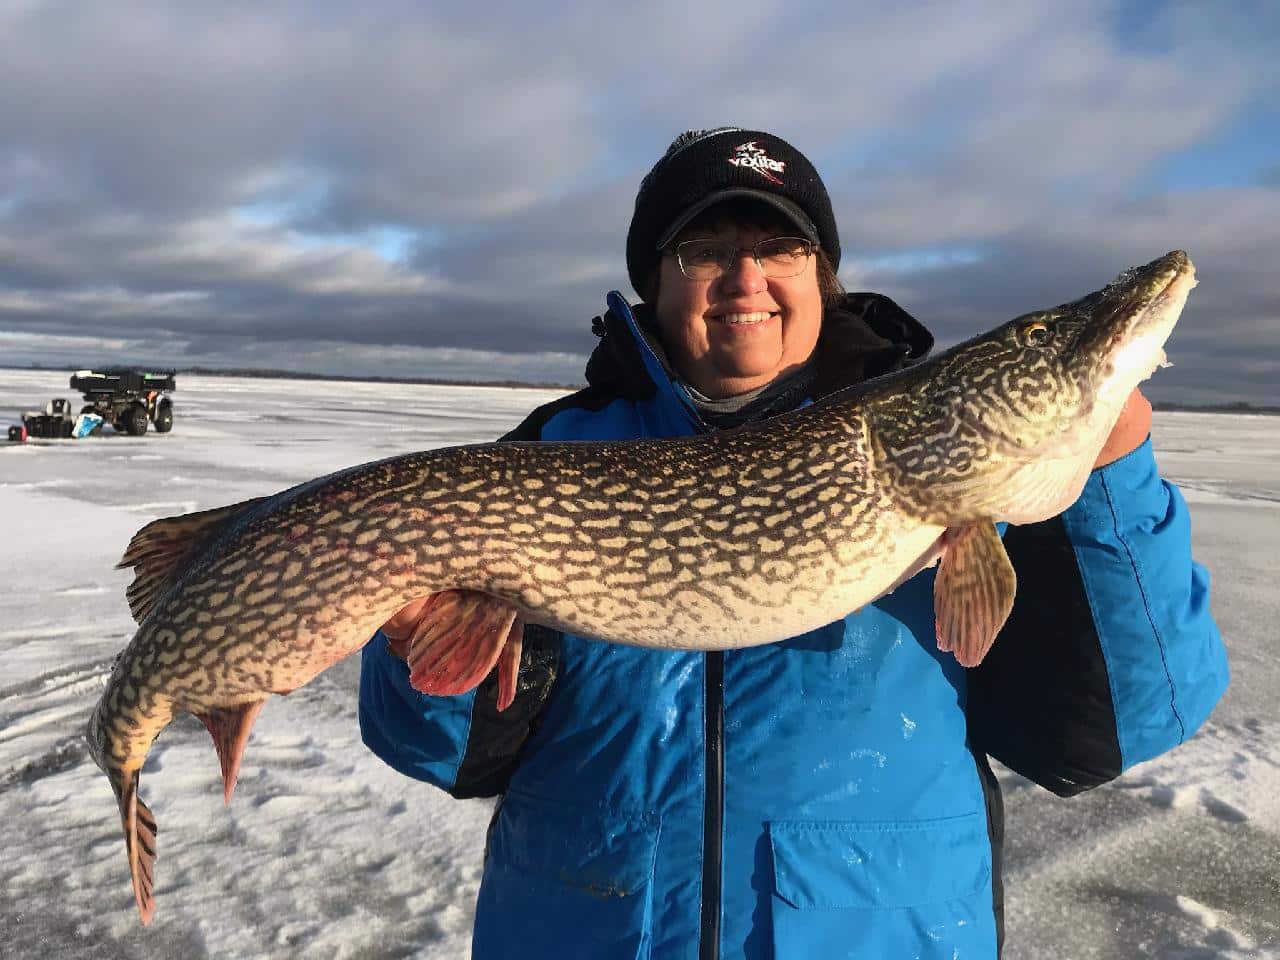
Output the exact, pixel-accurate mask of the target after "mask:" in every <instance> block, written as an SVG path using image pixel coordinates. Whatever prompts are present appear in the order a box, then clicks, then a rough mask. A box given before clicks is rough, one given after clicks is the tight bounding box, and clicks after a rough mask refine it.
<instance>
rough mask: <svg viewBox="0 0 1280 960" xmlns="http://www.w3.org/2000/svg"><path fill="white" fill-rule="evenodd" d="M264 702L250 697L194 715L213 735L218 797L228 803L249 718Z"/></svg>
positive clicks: (255, 713)
mask: <svg viewBox="0 0 1280 960" xmlns="http://www.w3.org/2000/svg"><path fill="white" fill-rule="evenodd" d="M266 702H267V701H266V699H265V698H264V699H262V700H250V701H249V702H248V703H241V704H238V705H237V706H234V707H211V708H210V709H208V710H205V711H204V712H203V713H197V714H196V716H197V717H198V718H199V720H200V722H201V723H203V724H204V726H205V729H206V730H208V731H209V735H210V736H211V737H213V747H214V749H215V750H217V751H218V763H219V764H220V765H221V766H222V800H223V802H224V803H230V802H231V794H232V791H234V790H235V788H236V780H237V779H238V778H239V776H240V759H241V758H242V757H243V756H244V747H245V744H246V743H248V742H249V731H250V729H252V727H253V721H254V720H256V719H258V713H259V712H260V711H261V710H262V706H263V704H265V703H266Z"/></svg>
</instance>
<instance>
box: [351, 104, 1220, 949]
mask: <svg viewBox="0 0 1280 960" xmlns="http://www.w3.org/2000/svg"><path fill="white" fill-rule="evenodd" d="M839 259H840V246H839V237H838V234H837V231H836V225H835V220H834V217H833V215H832V212H831V205H830V201H829V199H828V197H827V192H826V190H825V188H824V187H823V184H822V181H821V180H820V178H819V177H818V174H817V172H816V171H815V170H814V169H813V167H812V166H811V165H810V163H809V162H808V160H806V159H805V157H804V156H803V155H802V154H800V153H799V152H798V151H797V150H795V148H794V147H792V146H791V145H790V144H788V143H786V142H785V141H783V140H781V139H779V138H777V137H774V136H772V135H770V134H768V133H764V132H760V131H746V130H738V129H731V128H728V129H720V130H714V131H705V132H690V133H687V134H684V135H682V136H681V137H679V138H678V139H677V140H676V141H675V142H674V143H673V144H672V145H671V147H670V148H669V149H668V151H667V152H666V154H665V155H664V156H663V157H662V159H660V160H659V161H658V163H657V165H656V166H655V167H654V168H653V170H652V171H651V172H650V173H649V175H648V176H647V177H646V178H645V180H644V181H643V182H642V184H641V186H640V190H639V194H638V196H637V199H636V208H635V214H634V216H633V219H632V223H631V228H630V231H629V234H628V237H627V267H628V271H629V273H630V277H631V281H632V284H633V286H634V287H635V289H636V290H637V291H640V292H641V293H642V294H643V297H644V303H643V304H641V305H638V306H636V307H634V308H633V307H630V306H629V305H628V304H627V303H626V302H625V301H624V300H623V299H622V297H621V296H619V295H618V294H612V295H610V298H609V311H608V312H607V313H606V314H605V315H604V317H603V318H601V319H600V320H599V321H598V323H597V324H596V332H597V333H598V334H599V335H600V336H601V337H602V340H601V342H600V343H599V345H598V346H597V347H596V350H595V352H594V353H593V354H592V356H591V359H590V361H589V363H588V365H587V380H588V382H589V384H590V385H589V386H588V387H587V388H586V389H584V390H581V391H579V392H577V393H575V394H573V395H572V396H569V397H566V398H564V399H562V400H559V401H557V402H555V403H552V404H549V405H547V406H544V407H542V408H540V409H538V410H536V411H534V412H533V413H532V414H531V415H530V416H529V418H528V419H527V420H525V422H524V423H523V424H522V425H521V426H520V427H518V428H517V429H516V430H515V431H514V432H513V433H512V434H510V435H509V439H522V440H564V439H573V440H583V439H593V440H594V439H620V438H635V437H666V436H679V435H688V434H693V433H697V432H699V431H709V430H716V429H723V428H726V427H730V426H734V425H737V424H740V423H744V422H749V421H754V420H758V419H761V418H763V417H767V416H771V415H774V414H777V413H780V412H782V411H785V410H788V409H792V408H794V407H795V406H797V405H800V404H803V403H806V402H808V401H810V400H812V399H814V398H816V397H820V396H822V395H824V394H826V393H828V392H830V391H831V390H834V389H838V388H839V387H842V386H846V385H848V384H850V383H856V382H858V381H860V380H863V379H866V378H868V377H873V376H877V375H879V374H882V373H885V372H888V371H891V370H894V369H898V368H900V367H902V366H904V365H907V364H911V363H914V362H916V361H918V360H919V359H920V358H921V357H923V356H924V355H925V354H926V353H927V352H928V350H929V349H930V347H931V346H932V342H933V338H932V337H931V336H930V335H929V333H928V332H927V331H926V330H925V329H924V328H923V327H922V326H921V325H920V324H919V323H917V322H916V321H915V320H914V319H912V318H911V317H910V316H908V315H907V314H906V313H905V312H904V311H902V310H901V309H900V308H899V307H898V306H897V305H895V304H894V303H892V302H891V301H889V300H888V299H886V298H884V297H881V296H878V295H875V294H865V293H863V294H844V293H843V291H842V290H841V289H840V285H839V283H838V281H837V280H836V274H835V270H836V267H837V266H838V264H839ZM1149 424H1150V406H1149V405H1148V404H1147V403H1146V402H1145V400H1143V399H1142V397H1141V395H1140V394H1136V393H1135V396H1134V397H1133V398H1132V399H1131V401H1130V403H1129V405H1128V407H1127V408H1126V411H1125V414H1124V415H1123V416H1122V417H1121V420H1120V422H1119V423H1118V424H1117V426H1116V429H1115V431H1114V432H1113V433H1112V435H1111V438H1110V439H1109V441H1108V443H1107V446H1106V448H1105V449H1104V451H1103V454H1102V456H1101V457H1100V458H1099V463H1098V466H1097V469H1095V470H1094V472H1093V474H1092V475H1091V477H1090V478H1089V481H1088V483H1087V485H1086V487H1085V489H1084V492H1083V494H1082V496H1081V497H1080V499H1079V501H1078V502H1077V503H1076V504H1074V505H1073V506H1072V507H1070V508H1069V509H1068V510H1067V511H1066V512H1065V513H1063V514H1062V515H1061V516H1060V517H1057V518H1055V519H1053V520H1051V521H1048V522H1045V523H1041V524H1035V525H1028V526H1024V527H1012V528H1010V529H1009V530H1008V532H1007V534H1006V537H1005V543H1006V546H1007V549H1008V553H1009V555H1010V558H1011V559H1012V561H1013V564H1014V566H1015V568H1016V570H1017V573H1018V594H1017V600H1016V603H1015V606H1014V610H1013V613H1012V615H1011V616H1010V619H1009V621H1008V623H1007V625H1006V627H1005V628H1004V630H1003V631H1002V633H1001V635H1000V637H999V639H998V641H997V642H996V644H995V646H994V647H993V649H992V651H991V652H990V654H988V656H987V659H986V660H985V661H984V662H983V663H982V665H981V666H979V667H977V668H975V669H972V670H965V669H963V668H962V667H960V666H959V665H958V664H957V663H956V662H955V660H954V659H953V658H952V657H951V656H950V655H944V654H941V653H939V651H938V649H937V645H936V642H935V637H934V615H933V605H932V578H933V572H932V571H931V570H929V571H925V572H923V573H921V574H920V575H918V576H916V577H915V578H913V579H912V580H910V581H908V582H907V583H906V584H904V585H903V586H902V587H900V588H899V589H898V590H896V591H895V592H894V593H892V594H890V595H889V596H886V597H884V598H882V599H881V600H879V601H878V602H876V603H875V604H873V605H872V606H871V607H869V608H867V609H864V610H861V611H859V612H857V613H854V614H851V615H849V616H848V617H846V618H845V619H844V620H842V621H839V622H836V623H832V624H830V625H828V626H826V627H823V628H822V629H819V630H815V631H813V632H811V633H807V634H804V635H803V636H799V637H795V638H793V639H791V640H788V641H786V642H783V643H778V644H771V645H768V646H763V647H756V648H749V649H742V650H731V651H728V652H725V653H694V652H672V653H664V652H658V651H654V650H648V649H639V648H630V647H624V646H619V645H614V644H606V643H599V642H594V641H592V640H590V639H586V638H581V637H576V636H571V635H559V634H553V633H551V632H550V631H547V630H542V629H538V628H529V629H528V630H527V631H526V640H525V646H524V653H523V659H522V663H521V670H520V677H521V680H520V684H521V685H520V689H519V691H518V694H517V696H516V700H515V702H514V704H513V705H512V706H511V707H510V708H509V709H508V710H506V711H504V712H502V713H499V712H498V711H497V710H496V706H495V693H496V683H495V680H494V678H493V677H490V678H489V679H488V680H486V681H485V683H484V684H482V685H481V687H480V688H479V689H478V690H476V691H473V692H472V693H469V694H465V695H462V696H458V697H438V698H437V697H426V696H423V695H421V694H418V693H417V692H415V691H414V690H413V689H412V688H411V687H410V686H409V683H408V679H407V670H406V667H405V664H404V663H403V661H402V660H400V659H399V658H398V657H397V656H396V655H395V652H394V649H395V644H396V642H397V641H399V640H402V639H403V638H404V637H406V636H407V635H408V634H409V633H410V631H411V630H412V626H413V624H414V622H415V620H416V617H417V616H418V614H419V613H420V611H421V604H411V605H410V606H409V607H406V608H405V610H403V611H401V613H399V614H397V616H396V617H395V618H393V619H392V621H390V622H389V623H388V624H387V625H386V627H385V628H384V630H383V634H385V636H377V637H375V638H374V641H373V642H371V643H370V644H369V645H368V647H367V648H366V650H365V652H364V660H363V673H362V683H361V694H360V719H361V727H362V732H363V735H364V739H365V742H366V743H367V744H368V745H369V746H370V747H371V748H372V749H373V750H374V751H375V752H376V753H378V755H379V756H381V757H383V758H384V759H385V760H386V761H387V762H388V763H390V764H391V765H392V766H394V767H395V768H397V769H398V770H401V771H402V772H404V773H406V774H408V775H409V776H413V777H418V778H420V779H423V780H427V781H428V782H431V783H434V784H436V785H438V786H441V787H443V788H444V789H446V790H448V791H449V792H451V793H452V794H454V795H455V796H460V797H461V796H493V795H500V796H501V797H502V801H501V803H500V805H499V806H498V808H497V811H496V813H495V816H494V820H493V823H492V825H491V829H490V834H489V842H488V844H487V850H486V854H485V873H484V880H483V883H482V885H481V889H480V896H479V901H478V904H477V909H476V924H475V934H474V941H473V944H474V946H473V950H474V955H475V956H477V957H508V956H516V955H519V956H523V957H566V956H573V957H592V958H601V957H607V958H613V957H652V958H675V957H681V958H687V957H694V956H696V957H699V958H717V957H750V958H765V957H786V958H792V957H846V956H847V957H874V958H899V957H922V958H935V957H936V958H948V960H949V958H951V957H953V956H963V957H987V958H993V957H996V956H997V955H998V953H999V950H1000V943H1001V939H1002V925H1001V917H1002V888H1001V880H1000V838H1001V835H1002V832H1003V830H1002V808H1001V803H1000V797H999V791H998V787H997V785H996V781H995V779H994V777H993V776H992V774H991V771H990V767H989V766H988V760H987V758H988V757H990V756H994V757H996V758H998V759H999V760H1001V761H1002V762H1003V763H1005V764H1007V765H1008V766H1010V767H1012V768H1013V769H1014V770H1016V771H1018V772H1020V773H1022V774H1023V775H1025V776H1027V777H1029V778H1030V779H1032V780H1034V781H1036V782H1037V783H1039V784H1041V785H1043V786H1045V787H1047V788H1049V789H1050V790H1052V791H1054V792H1055V793H1057V794H1059V795H1062V796H1068V795H1071V794H1074V793H1077V792H1079V791H1081V790H1084V789H1087V788H1089V787H1093V786H1096V785H1098V784H1100V783H1104V782H1106V781H1107V780H1110V779H1112V778H1114V777H1116V776H1117V775H1119V774H1120V773H1121V772H1122V771H1123V770H1124V769H1126V768H1127V767H1129V766H1130V765H1132V764H1134V763H1137V762H1138V761H1141V760H1144V759H1147V758H1149V757H1152V756H1154V755H1156V754H1158V753H1160V752H1162V751H1164V750H1167V749H1169V748H1170V747H1172V746H1174V745H1176V744H1177V743H1179V742H1181V741H1182V740H1183V739H1185V738H1186V737H1188V736H1190V735H1191V733H1192V732H1194V730H1195V729H1196V728H1197V727H1198V726H1199V725H1200V723H1202V722H1203V720H1204V719H1205V717H1206V716H1207V715H1208V713H1209V711H1210V710H1211V709H1212V707H1213V705H1214V704H1215V703H1216V702H1217V700H1218V698H1219V697H1220V696H1221V694H1222V692H1223V690H1224V688H1225V685H1226V679H1227V672H1226V661H1225V654H1224V651H1223V648H1222V645H1221V642H1220V639H1219V637H1218V633H1217V630H1216V628H1215V626H1214V624H1213V621H1212V620H1211V618H1210V615H1209V611H1208V601H1207V594H1206V590H1207V587H1206V582H1207V581H1206V576H1205V574H1204V571H1203V570H1202V569H1201V568H1199V567H1198V566H1196V565H1195V564H1194V563H1193V562H1192V560H1191V556H1190V536H1189V527H1188V522H1187V515H1186V507H1185V504H1184V503H1183V501H1182V498H1181V496H1180V495H1179V494H1178V492H1177V491H1176V489H1174V488H1173V487H1172V486H1170V485H1169V484H1167V483H1164V482H1163V481H1161V480H1160V478H1159V477H1158V475H1157V473H1156V469H1155V462H1154V459H1153V457H1152V453H1151V447H1150V444H1149V443H1148V442H1147V440H1146V436H1147V430H1148V427H1149ZM389 641H390V642H389Z"/></svg>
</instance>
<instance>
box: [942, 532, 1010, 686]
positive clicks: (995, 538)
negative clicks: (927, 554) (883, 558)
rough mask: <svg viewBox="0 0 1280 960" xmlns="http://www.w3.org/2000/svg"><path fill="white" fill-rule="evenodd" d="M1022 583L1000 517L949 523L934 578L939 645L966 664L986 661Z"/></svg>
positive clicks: (970, 665) (971, 665)
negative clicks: (999, 524) (1006, 545)
mask: <svg viewBox="0 0 1280 960" xmlns="http://www.w3.org/2000/svg"><path fill="white" fill-rule="evenodd" d="M1017 584H1018V580H1017V577H1016V576H1015V574H1014V572H1013V564H1011V563H1010V562H1009V555H1008V554H1007V553H1005V550H1004V542H1003V541H1002V540H1001V539H1000V534H999V533H997V532H996V527H995V524H994V523H990V522H986V521H984V522H982V523H974V524H969V525H967V526H963V527H951V528H948V530H947V531H946V533H945V534H943V548H942V559H941V561H940V562H939V565H938V575H937V577H936V579H935V580H934V584H933V611H934V615H935V616H936V617H937V634H938V649H939V650H947V651H950V652H951V653H952V654H954V655H955V658H956V660H958V661H959V662H960V663H961V664H962V665H963V666H966V667H976V666H977V665H978V664H979V663H981V662H982V658H983V657H985V656H986V654H987V651H988V650H990V649H991V644H992V643H993V642H994V641H995V638H996V634H997V633H999V632H1000V628H1001V627H1003V626H1004V622H1005V620H1007V619H1008V618H1009V611H1010V610H1012V609H1013V596H1014V593H1015V592H1016V591H1017Z"/></svg>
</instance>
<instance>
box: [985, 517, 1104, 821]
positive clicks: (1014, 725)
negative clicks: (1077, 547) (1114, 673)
mask: <svg viewBox="0 0 1280 960" xmlns="http://www.w3.org/2000/svg"><path fill="white" fill-rule="evenodd" d="M1004 544H1005V549H1006V550H1007V551H1008V553H1009V559H1010V560H1011V561H1012V562H1013V569H1014V571H1015V572H1016V573H1017V575H1018V592H1017V596H1016V598H1015V600H1014V604H1013V612H1012V613H1011V614H1010V615H1009V621H1008V623H1006V624H1005V627H1004V629H1003V630H1002V631H1001V632H1000V635H999V636H998V637H997V638H996V642H995V644H994V645H993V646H992V647H991V650H990V652H989V653H988V654H987V656H986V659H985V660H983V662H982V664H981V665H979V666H978V667H975V668H974V669H972V670H970V671H968V687H969V693H968V716H969V735H970V740H971V742H972V743H973V745H974V746H975V747H976V748H977V749H980V750H983V751H984V752H986V753H988V754H990V755H991V756H993V757H995V758H996V759H997V760H999V761H1000V762H1001V763H1003V764H1005V766H1007V767H1010V768H1011V769H1013V770H1016V771H1017V772H1018V773H1020V774H1022V775H1023V776H1024V777H1027V778H1029V779H1031V780H1034V781H1035V782H1036V783H1038V784H1040V785H1041V786H1044V787H1047V788H1048V789H1050V790H1052V791H1053V792H1054V793H1056V794H1058V796H1062V797H1068V796H1072V795H1073V794H1076V793H1080V792H1081V791H1083V790H1087V789H1089V788H1090V787H1096V786H1098V785H1099V784H1102V783H1106V782H1107V781H1108V780H1112V779H1114V778H1115V777H1117V776H1119V775H1120V772H1121V770H1122V762H1121V754H1120V743H1119V737H1118V734H1117V731H1116V717H1115V707H1114V705H1113V703H1112V700H1111V683H1110V678H1109V677H1108V675H1107V665H1106V661H1105V659H1104V658H1103V655H1102V644H1101V642H1100V641H1099V639H1098V633H1097V628H1096V627H1095V626H1094V622H1093V613H1092V611H1091V609H1090V607H1089V600H1088V597H1087V596H1086V594H1085V589H1084V581H1083V579H1082V578H1081V576H1080V567H1079V565H1078V564H1077V563H1076V556H1075V551H1074V550H1073V549H1072V546H1071V542H1070V540H1069V539H1068V538H1067V533H1066V528H1065V527H1064V526H1063V523H1062V519H1061V518H1060V517H1055V518H1054V519H1052V520H1046V521H1045V522H1043V523H1034V524H1027V525H1025V526H1011V527H1009V529H1008V530H1007V531H1006V533H1005V537H1004Z"/></svg>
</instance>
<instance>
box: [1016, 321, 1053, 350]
mask: <svg viewBox="0 0 1280 960" xmlns="http://www.w3.org/2000/svg"><path fill="white" fill-rule="evenodd" d="M1051 336H1052V334H1051V333H1050V332H1049V325H1048V324H1047V323H1045V322H1044V321H1043V320H1032V321H1031V322H1030V323H1025V324H1023V325H1022V327H1021V328H1020V329H1019V330H1018V340H1019V341H1020V342H1021V343H1022V345H1023V346H1024V347H1043V346H1044V345H1045V344H1046V343H1048V342H1049V338H1050V337H1051Z"/></svg>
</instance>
